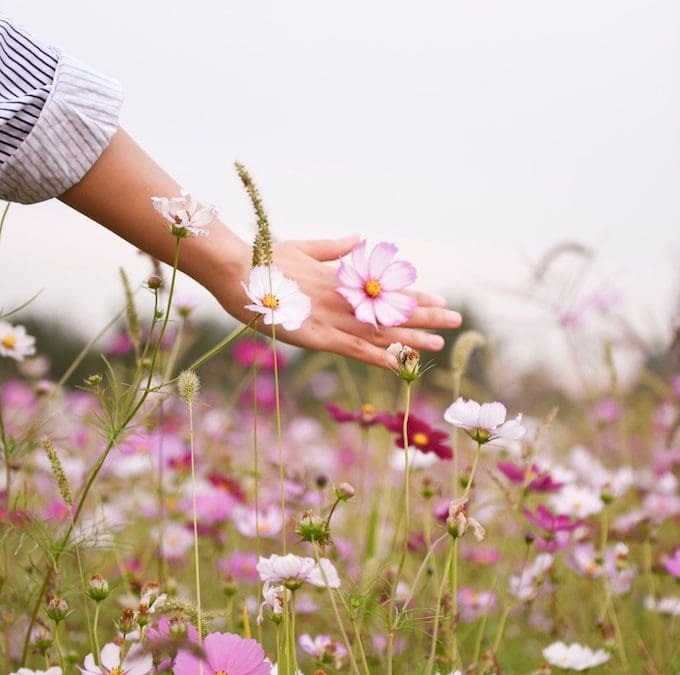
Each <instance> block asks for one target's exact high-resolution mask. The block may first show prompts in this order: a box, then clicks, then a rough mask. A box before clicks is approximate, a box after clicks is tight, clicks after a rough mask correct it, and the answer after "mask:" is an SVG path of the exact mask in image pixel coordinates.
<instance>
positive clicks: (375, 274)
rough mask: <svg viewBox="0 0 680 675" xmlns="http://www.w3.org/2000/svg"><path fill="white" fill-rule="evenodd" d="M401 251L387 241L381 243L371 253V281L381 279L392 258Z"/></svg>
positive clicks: (369, 262)
mask: <svg viewBox="0 0 680 675" xmlns="http://www.w3.org/2000/svg"><path fill="white" fill-rule="evenodd" d="M398 250H399V249H398V248H397V247H396V246H395V245H394V244H390V243H388V242H386V241H381V242H380V243H379V244H377V245H376V247H375V248H374V249H373V251H371V257H370V258H369V259H368V275H369V278H370V279H380V277H381V276H382V273H383V272H384V271H385V268H386V267H387V266H388V265H389V264H390V263H391V262H392V258H394V256H395V255H396V254H397V251H398Z"/></svg>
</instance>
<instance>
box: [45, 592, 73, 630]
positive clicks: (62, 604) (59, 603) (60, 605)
mask: <svg viewBox="0 0 680 675" xmlns="http://www.w3.org/2000/svg"><path fill="white" fill-rule="evenodd" d="M68 613H69V611H68V603H67V602H66V600H64V599H63V598H59V597H57V596H56V595H54V594H52V595H51V597H50V598H49V600H48V602H47V609H46V610H45V614H47V616H48V617H49V618H50V619H52V621H54V623H59V622H60V621H63V620H64V619H65V618H66V617H67V616H68Z"/></svg>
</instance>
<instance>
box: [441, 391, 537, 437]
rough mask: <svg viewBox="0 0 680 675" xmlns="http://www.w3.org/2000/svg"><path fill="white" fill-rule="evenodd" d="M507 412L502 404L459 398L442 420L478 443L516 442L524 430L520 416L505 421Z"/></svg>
mask: <svg viewBox="0 0 680 675" xmlns="http://www.w3.org/2000/svg"><path fill="white" fill-rule="evenodd" d="M506 415H507V411H506V409H505V406H504V405H503V404H502V403H498V402H497V401H495V402H493V403H483V404H482V405H480V404H479V403H477V401H473V400H472V399H471V400H469V401H465V400H463V399H462V398H459V399H458V400H457V401H455V403H452V404H451V405H450V406H449V407H448V408H447V409H446V412H445V413H444V419H445V420H446V421H447V422H450V423H451V424H453V425H454V426H456V427H459V428H461V429H464V430H465V431H466V432H467V433H468V435H469V436H470V437H471V438H473V439H474V440H475V441H477V442H478V443H488V442H489V441H492V440H494V439H496V438H505V439H508V440H518V439H520V438H522V437H523V436H524V434H525V433H526V429H525V428H524V427H523V426H522V424H521V422H522V415H521V414H519V415H517V417H516V418H515V419H514V420H508V421H507V422H506V421H505V416H506Z"/></svg>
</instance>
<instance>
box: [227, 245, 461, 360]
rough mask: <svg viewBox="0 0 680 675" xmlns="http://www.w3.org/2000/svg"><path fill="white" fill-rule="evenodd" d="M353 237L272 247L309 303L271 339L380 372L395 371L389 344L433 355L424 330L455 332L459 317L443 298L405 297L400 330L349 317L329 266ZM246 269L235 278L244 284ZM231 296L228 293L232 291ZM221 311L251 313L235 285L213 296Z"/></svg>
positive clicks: (437, 339)
mask: <svg viewBox="0 0 680 675" xmlns="http://www.w3.org/2000/svg"><path fill="white" fill-rule="evenodd" d="M358 241H359V238H358V237H346V238H344V239H337V240H325V239H321V240H312V241H284V242H280V243H277V244H275V246H274V264H275V265H276V266H277V267H279V269H280V270H281V271H282V272H283V273H284V274H285V275H286V276H287V277H289V278H290V279H293V280H294V281H296V282H297V283H298V285H299V286H300V289H301V290H302V291H303V292H304V293H306V294H307V295H309V297H310V298H311V300H312V313H311V316H310V317H309V318H308V319H307V320H306V321H305V322H304V323H303V324H302V326H301V327H300V328H299V329H298V330H295V331H286V330H284V329H283V328H282V327H281V326H277V327H276V337H277V339H281V340H283V341H285V342H288V343H290V344H293V345H297V346H299V347H305V348H307V349H316V350H324V351H329V352H334V353H336V354H340V355H342V356H350V357H352V358H355V359H358V360H360V361H364V362H366V363H370V364H373V365H376V366H381V367H383V368H395V367H396V365H397V363H396V359H395V358H394V356H392V355H390V354H388V353H387V352H386V351H385V347H387V346H388V345H390V344H391V343H393V342H401V343H402V344H407V345H409V346H410V347H413V348H414V349H417V350H426V351H439V350H440V349H442V347H443V346H444V340H443V338H442V337H441V336H439V335H433V334H432V333H429V332H427V330H445V329H452V328H457V327H458V326H460V324H461V316H460V314H459V313H458V312H454V311H451V310H448V309H446V308H445V301H444V299H443V298H439V297H436V296H432V295H428V294H426V293H411V295H413V296H414V297H415V298H416V299H417V301H418V307H417V309H416V310H415V311H414V312H413V314H412V316H411V317H410V318H409V320H408V321H407V322H406V323H405V324H403V325H402V326H398V327H393V328H384V327H383V328H380V329H379V330H376V329H375V328H374V327H373V326H372V325H370V324H366V323H362V322H360V321H358V320H357V319H356V318H355V317H354V312H353V310H352V307H351V305H350V304H349V303H348V302H347V301H346V300H345V299H344V298H343V297H342V296H341V295H340V294H339V293H338V292H337V291H336V288H337V286H338V282H337V279H336V271H335V268H336V266H334V265H332V264H330V263H331V262H332V261H337V260H338V259H339V258H341V257H342V256H344V255H346V254H347V253H349V252H350V251H351V250H352V249H353V248H354V246H355V245H356V244H357V243H358ZM248 272H249V270H248V269H245V268H242V269H241V271H240V277H241V279H242V280H243V281H247V276H248ZM235 290H236V291H237V292H234V291H235ZM217 296H218V300H220V302H221V303H222V305H223V306H224V307H225V309H226V310H227V311H228V312H229V313H230V314H232V315H233V316H235V317H237V318H238V319H239V320H241V321H244V322H247V321H250V320H252V318H253V314H252V313H251V312H250V311H248V310H246V309H244V307H243V305H245V304H246V302H248V299H247V297H246V295H245V293H244V292H243V290H242V288H241V287H240V284H239V283H231V284H230V288H229V289H225V290H224V292H223V293H217ZM258 326H260V328H261V330H263V331H265V332H266V333H268V334H271V329H270V327H269V326H264V324H263V323H262V321H259V322H258Z"/></svg>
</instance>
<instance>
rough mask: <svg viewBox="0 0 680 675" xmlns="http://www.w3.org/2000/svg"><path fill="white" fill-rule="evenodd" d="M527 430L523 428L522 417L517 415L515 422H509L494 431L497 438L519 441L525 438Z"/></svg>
mask: <svg viewBox="0 0 680 675" xmlns="http://www.w3.org/2000/svg"><path fill="white" fill-rule="evenodd" d="M526 432H527V430H526V428H525V427H523V426H522V415H521V414H520V415H517V417H516V418H515V419H514V420H508V421H507V422H506V423H505V424H502V425H501V426H500V427H498V429H496V430H495V431H494V434H493V435H494V436H496V437H497V438H507V439H508V440H511V441H518V440H519V439H520V438H523V437H524V435H525V434H526Z"/></svg>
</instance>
